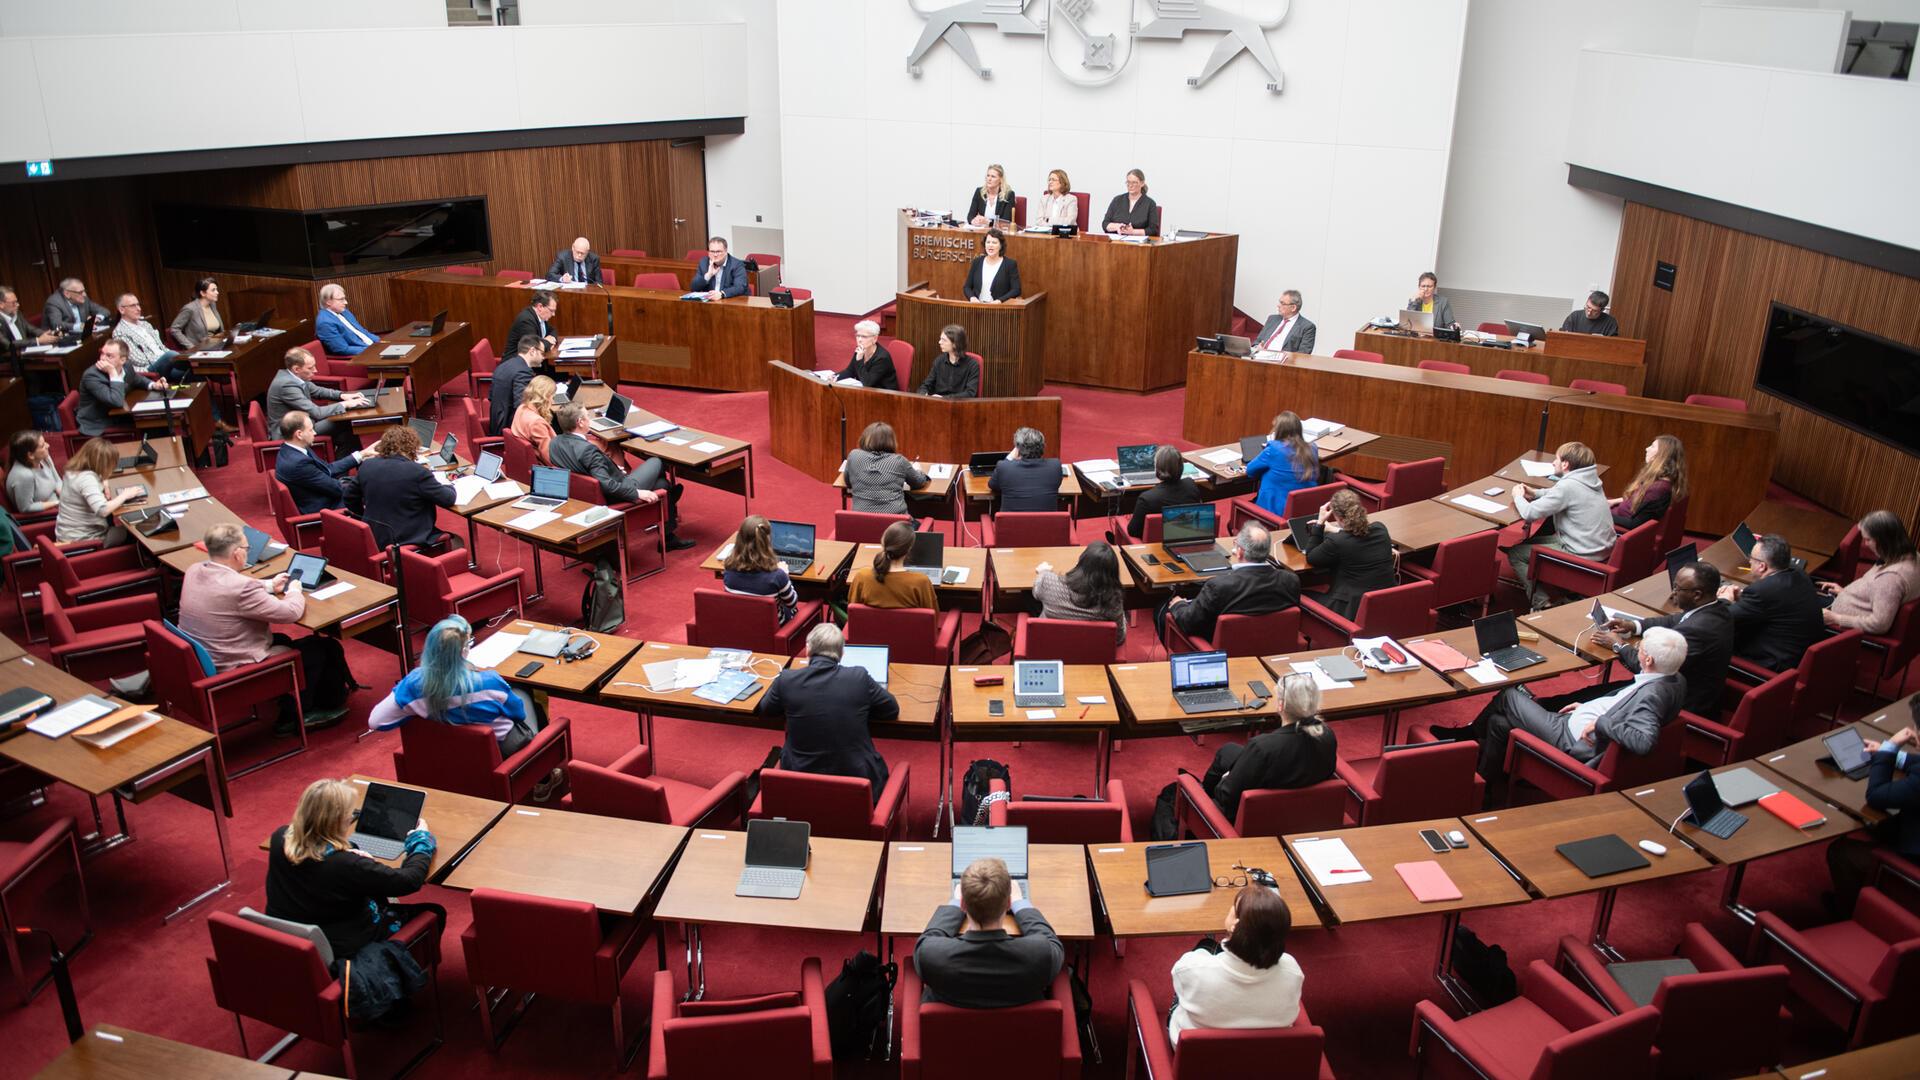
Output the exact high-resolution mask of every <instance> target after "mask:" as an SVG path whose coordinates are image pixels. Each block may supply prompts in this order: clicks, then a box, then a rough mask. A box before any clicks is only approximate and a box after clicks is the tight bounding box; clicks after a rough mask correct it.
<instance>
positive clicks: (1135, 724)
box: [1107, 656, 1280, 735]
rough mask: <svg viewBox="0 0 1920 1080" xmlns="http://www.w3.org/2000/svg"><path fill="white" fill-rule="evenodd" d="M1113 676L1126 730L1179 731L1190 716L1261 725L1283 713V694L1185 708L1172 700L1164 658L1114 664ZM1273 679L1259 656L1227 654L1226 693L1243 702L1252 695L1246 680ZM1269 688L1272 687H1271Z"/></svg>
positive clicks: (1170, 677) (1169, 673)
mask: <svg viewBox="0 0 1920 1080" xmlns="http://www.w3.org/2000/svg"><path fill="white" fill-rule="evenodd" d="M1107 672H1108V674H1109V675H1110V676H1111V677H1112V679H1113V686H1114V690H1115V692H1116V693H1118V694H1119V698H1120V702H1121V704H1122V705H1123V706H1124V708H1125V716H1126V727H1125V729H1124V731H1125V732H1126V733H1138V734H1141V735H1167V734H1172V733H1174V732H1175V731H1177V730H1178V725H1179V723H1180V721H1182V720H1186V719H1189V718H1193V719H1199V718H1206V717H1211V718H1213V719H1219V718H1221V717H1226V716H1237V717H1245V718H1246V720H1247V722H1248V723H1249V724H1258V723H1262V722H1264V721H1266V720H1267V719H1269V718H1271V717H1275V716H1279V715H1280V696H1279V695H1278V694H1274V695H1271V696H1269V697H1268V698H1267V699H1266V700H1264V701H1262V702H1260V703H1259V704H1258V705H1256V706H1255V707H1253V708H1251V709H1247V708H1236V709H1215V710H1213V711H1211V712H1203V713H1191V714H1189V713H1188V712H1187V711H1186V710H1185V709H1182V708H1181V707H1180V705H1179V703H1178V702H1176V701H1174V700H1173V673H1172V667H1171V665H1169V664H1168V663H1167V662H1165V661H1162V662H1160V663H1157V664H1144V663H1142V664H1112V665H1109V666H1108V667H1107ZM1269 678H1271V675H1270V674H1269V673H1268V671H1267V669H1266V667H1265V666H1264V665H1263V664H1261V662H1260V660H1259V658H1257V657H1252V656H1229V657H1227V692H1228V693H1231V694H1233V695H1234V696H1235V697H1237V698H1240V699H1241V700H1242V701H1244V700H1246V699H1247V698H1249V697H1251V696H1252V691H1250V690H1248V689H1247V683H1248V681H1249V680H1252V679H1259V680H1261V681H1262V682H1265V681H1267V680H1268V679H1269ZM1268 689H1272V687H1271V686H1269V687H1268Z"/></svg>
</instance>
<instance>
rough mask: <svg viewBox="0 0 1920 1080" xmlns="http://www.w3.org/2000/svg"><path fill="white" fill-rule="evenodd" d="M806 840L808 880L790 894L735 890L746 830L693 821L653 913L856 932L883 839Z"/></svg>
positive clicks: (690, 921)
mask: <svg viewBox="0 0 1920 1080" xmlns="http://www.w3.org/2000/svg"><path fill="white" fill-rule="evenodd" d="M681 831H683V832H684V831H685V830H681ZM812 844H813V854H812V860H811V862H810V864H809V865H808V866H807V881H806V884H805V885H803V886H801V888H800V896H799V897H798V898H797V899H794V900H774V899H769V898H767V897H764V896H735V895H733V890H734V888H735V887H736V886H737V885H738V884H739V882H740V871H741V870H742V869H743V868H744V867H745V866H746V864H747V834H746V833H744V832H722V831H720V830H718V829H696V830H694V833H693V836H692V838H691V839H689V840H688V841H687V847H686V850H685V851H683V852H681V854H680V862H679V864H678V865H677V866H675V867H674V868H673V877H672V879H671V880H669V881H668V882H667V889H666V892H665V893H663V894H662V895H661V897H660V904H659V906H658V907H656V908H655V909H654V912H653V917H654V918H656V919H661V920H665V921H667V922H679V923H685V924H687V925H688V926H689V927H697V926H700V925H702V924H706V923H718V924H729V925H737V926H771V927H785V928H788V929H793V930H820V931H825V932H828V933H838V934H857V933H859V932H860V929H861V927H862V926H864V925H865V923H866V919H867V909H868V908H870V907H872V906H873V889H874V886H875V885H877V884H878V883H879V881H880V856H881V854H882V852H883V851H884V849H885V845H883V844H881V843H880V842H879V841H877V840H840V839H835V838H834V837H829V836H816V837H813V838H812Z"/></svg>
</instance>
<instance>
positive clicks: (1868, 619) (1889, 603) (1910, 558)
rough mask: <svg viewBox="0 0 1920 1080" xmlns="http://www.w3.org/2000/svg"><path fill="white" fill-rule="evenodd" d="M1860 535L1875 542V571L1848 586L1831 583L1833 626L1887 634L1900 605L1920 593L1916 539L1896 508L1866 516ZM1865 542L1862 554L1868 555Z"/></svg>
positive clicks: (1827, 584) (1824, 588) (1826, 585)
mask: <svg viewBox="0 0 1920 1080" xmlns="http://www.w3.org/2000/svg"><path fill="white" fill-rule="evenodd" d="M1860 535H1861V536H1862V537H1864V538H1865V539H1866V542H1867V545H1871V547H1872V551H1873V556H1874V559H1875V562H1874V565H1873V569H1871V570H1868V571H1867V572H1866V573H1864V574H1862V575H1860V577H1859V578H1858V579H1856V580H1855V581H1854V582H1853V583H1852V584H1850V585H1847V586H1845V587H1844V588H1843V587H1841V586H1839V585H1836V584H1834V583H1833V582H1831V581H1823V582H1821V583H1820V591H1821V592H1823V593H1826V594H1827V595H1829V596H1831V597H1833V604H1832V605H1831V606H1830V607H1828V608H1827V610H1826V613H1825V615H1826V622H1827V625H1828V626H1832V627H1836V628H1838V629H1843V630H1844V629H1855V630H1859V631H1862V632H1863V633H1868V634H1884V633H1886V632H1887V631H1888V630H1891V629H1893V618H1894V616H1895V615H1897V614H1899V613H1900V605H1902V604H1905V603H1906V602H1907V601H1909V600H1912V599H1913V598H1914V597H1916V596H1920V560H1916V559H1915V558H1914V550H1913V537H1912V536H1910V535H1908V533H1907V526H1906V524H1905V523H1903V522H1902V521H1901V520H1900V518H1899V517H1898V516H1896V515H1895V514H1894V513H1893V511H1891V510H1875V511H1874V512H1873V513H1871V514H1868V515H1867V516H1866V517H1864V518H1861V519H1860ZM1866 553H1867V552H1866V549H1865V545H1863V548H1862V550H1861V554H1862V555H1865V554H1866Z"/></svg>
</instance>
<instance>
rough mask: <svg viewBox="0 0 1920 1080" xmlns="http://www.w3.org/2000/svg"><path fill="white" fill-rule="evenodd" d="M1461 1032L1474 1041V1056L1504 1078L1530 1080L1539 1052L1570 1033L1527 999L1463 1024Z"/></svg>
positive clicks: (1493, 1010) (1469, 1019) (1496, 1009)
mask: <svg viewBox="0 0 1920 1080" xmlns="http://www.w3.org/2000/svg"><path fill="white" fill-rule="evenodd" d="M1460 1030H1461V1031H1462V1032H1464V1033H1466V1034H1468V1035H1471V1036H1472V1037H1473V1042H1474V1050H1475V1054H1474V1056H1475V1057H1476V1058H1479V1059H1481V1060H1483V1061H1485V1062H1487V1063H1489V1064H1492V1065H1493V1066H1494V1068H1493V1070H1492V1071H1493V1072H1494V1073H1496V1074H1498V1075H1504V1076H1531V1075H1532V1074H1533V1067H1534V1065H1535V1064H1536V1063H1537V1062H1538V1061H1539V1060H1540V1051H1541V1050H1543V1049H1545V1048H1546V1045H1547V1044H1548V1043H1550V1042H1552V1041H1553V1040H1555V1039H1557V1038H1559V1037H1560V1036H1562V1035H1565V1034H1566V1033H1567V1029H1566V1028H1564V1027H1561V1026H1560V1022H1559V1021H1558V1020H1555V1019H1554V1018H1553V1017H1551V1016H1549V1015H1547V1012H1546V1010H1544V1009H1542V1008H1541V1007H1540V1006H1538V1005H1535V1004H1534V1003H1533V1002H1531V1001H1529V1000H1527V999H1526V998H1524V997H1517V998H1514V999H1513V1000H1512V1001H1509V1002H1507V1003H1506V1004H1504V1005H1497V1006H1495V1007H1493V1008H1491V1009H1488V1010H1486V1011H1485V1012H1480V1013H1475V1014H1474V1015H1472V1016H1469V1017H1467V1018H1466V1019H1464V1020H1462V1021H1460Z"/></svg>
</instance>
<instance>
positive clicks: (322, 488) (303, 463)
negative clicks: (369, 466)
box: [273, 409, 360, 514]
mask: <svg viewBox="0 0 1920 1080" xmlns="http://www.w3.org/2000/svg"><path fill="white" fill-rule="evenodd" d="M280 435H281V437H282V438H283V439H284V440H285V441H284V442H282V443H281V444H280V453H279V454H278V455H277V456H276V457H275V458H274V459H273V475H274V476H275V477H276V478H277V479H279V481H280V482H281V483H283V484H285V485H287V492H288V493H289V494H291V495H292V496H293V505H294V509H296V510H298V511H300V512H301V513H302V514H317V513H319V512H320V511H322V510H338V509H340V508H341V507H343V506H345V505H346V504H347V494H346V489H345V488H343V487H341V486H340V477H342V476H345V475H347V474H348V473H350V472H352V471H353V470H354V468H355V467H356V466H358V465H359V464H360V452H359V451H357V450H356V451H354V452H353V453H351V454H346V455H343V456H342V457H341V458H340V459H339V460H338V461H322V460H320V458H318V457H317V456H315V455H314V452H313V444H314V440H315V439H316V438H317V437H318V436H316V435H315V434H314V432H313V418H312V417H310V416H308V415H307V414H306V413H303V412H301V411H300V410H298V409H294V410H292V411H290V412H288V413H287V414H286V415H284V416H282V417H281V418H280Z"/></svg>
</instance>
